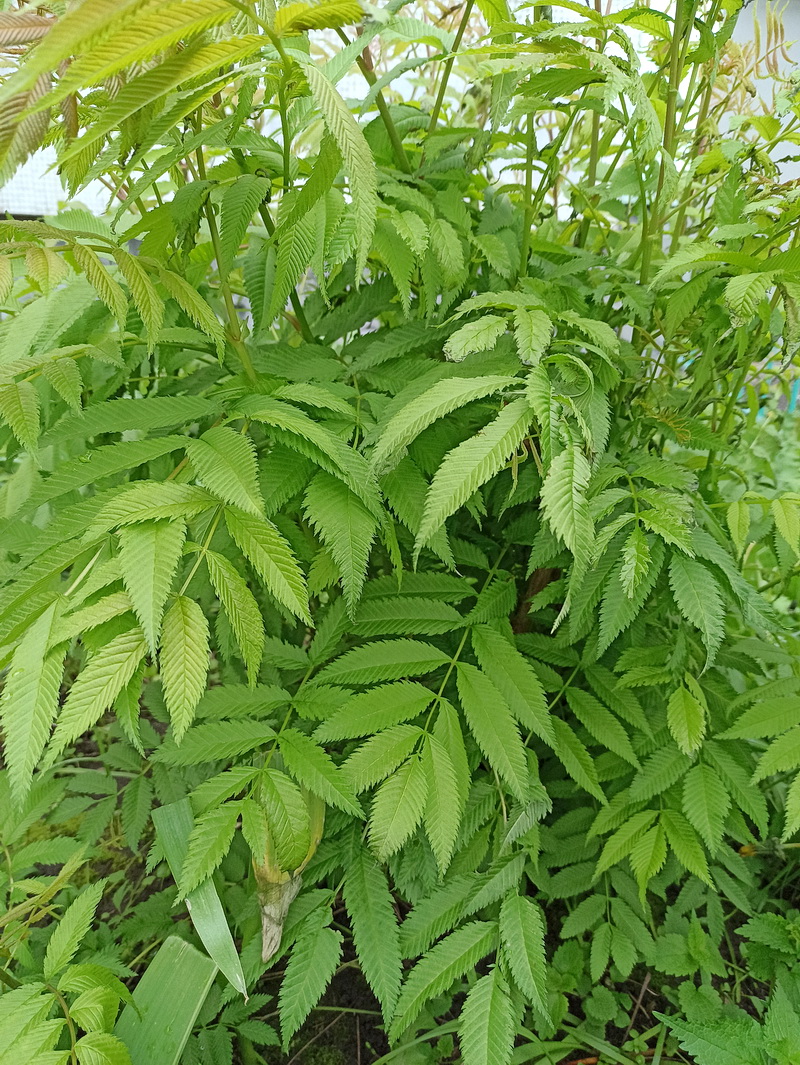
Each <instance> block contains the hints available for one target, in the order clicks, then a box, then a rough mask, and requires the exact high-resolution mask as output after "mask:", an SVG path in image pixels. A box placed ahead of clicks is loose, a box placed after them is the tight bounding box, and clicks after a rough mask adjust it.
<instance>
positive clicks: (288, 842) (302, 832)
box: [254, 769, 311, 872]
mask: <svg viewBox="0 0 800 1065" xmlns="http://www.w3.org/2000/svg"><path fill="white" fill-rule="evenodd" d="M258 796H259V800H260V802H261V804H262V806H263V808H264V813H265V814H266V818H267V827H268V830H269V835H270V839H271V841H272V843H273V845H274V847H275V853H276V855H277V858H278V864H279V865H280V868H281V869H285V870H287V871H290V872H291V871H293V870H295V869H297V868H298V867H299V866H300V865H301V864H302V862H303V860H304V859H305V857H306V855H307V854H308V849H309V847H310V846H311V822H310V818H309V811H308V804H307V803H306V800H305V798H304V797H303V794H302V792H301V791H300V789H299V788H298V787H297V785H296V784H295V783H294V782H293V781H291V780H290V779H289V778H288V777H287V776H286V774H285V773H280V772H278V771H277V770H275V769H267V770H265V771H264V772H263V773H262V774H261V775H260V777H259V782H258ZM254 857H255V858H256V859H257V860H258V861H260V860H261V859H262V858H263V855H259V854H256V855H254Z"/></svg>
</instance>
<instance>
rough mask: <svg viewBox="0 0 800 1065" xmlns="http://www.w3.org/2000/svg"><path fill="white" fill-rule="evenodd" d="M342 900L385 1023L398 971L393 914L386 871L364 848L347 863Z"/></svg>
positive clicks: (393, 1002) (391, 1008)
mask: <svg viewBox="0 0 800 1065" xmlns="http://www.w3.org/2000/svg"><path fill="white" fill-rule="evenodd" d="M344 901H345V905H346V906H347V912H348V913H349V915H350V924H351V926H352V929H353V940H354V942H355V947H356V953H357V954H358V960H359V962H360V964H361V969H362V971H363V973H364V976H365V977H366V980H367V983H368V984H369V986H370V987H371V988H372V990H373V992H374V994H375V997H376V998H377V999H378V1001H379V1002H380V1004H381V1010H382V1011H383V1015H384V1018H386V1020H387V1023H388V1020H389V1018H390V1017H391V1016H392V1014H393V1012H394V1007H395V1005H396V1003H397V996H398V995H399V993H400V976H401V972H402V966H401V960H400V942H399V935H398V928H397V916H396V914H395V912H394V900H393V899H392V893H391V891H390V890H389V884H388V882H387V879H386V874H385V873H384V871H383V870H382V869H381V867H380V866H379V865H378V864H377V862H376V861H375V859H374V858H373V857H372V855H371V854H370V853H369V851H368V850H367V849H366V848H365V847H359V849H358V850H357V851H356V852H355V854H354V855H353V858H352V860H351V861H350V863H349V864H348V866H347V873H346V875H345V880H344Z"/></svg>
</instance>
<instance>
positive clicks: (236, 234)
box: [218, 174, 269, 277]
mask: <svg viewBox="0 0 800 1065" xmlns="http://www.w3.org/2000/svg"><path fill="white" fill-rule="evenodd" d="M268 191H269V181H268V180H267V179H266V178H263V177H257V176H256V175H255V174H242V175H241V177H238V178H237V179H236V180H235V181H234V183H233V184H232V185H229V186H228V188H227V189H226V190H225V193H224V195H223V197H222V206H221V210H220V247H221V250H222V256H221V260H220V262H219V264H218V266H219V272H220V277H227V275H228V274H229V273H230V271H231V267H232V266H233V260H234V258H235V257H236V254H237V252H238V251H239V245H240V244H241V243H242V240H243V239H244V235H245V233H246V232H247V227H248V225H249V224H250V221H251V219H252V217H253V214H254V213H255V211H256V210H257V208H258V206H259V204H261V203H262V202H263V200H264V197H265V196H266V195H267V192H268Z"/></svg>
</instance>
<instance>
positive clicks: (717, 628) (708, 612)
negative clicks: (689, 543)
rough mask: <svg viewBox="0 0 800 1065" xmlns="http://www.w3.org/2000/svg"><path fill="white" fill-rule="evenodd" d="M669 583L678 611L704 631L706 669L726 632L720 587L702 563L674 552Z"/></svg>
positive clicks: (670, 565)
mask: <svg viewBox="0 0 800 1065" xmlns="http://www.w3.org/2000/svg"><path fill="white" fill-rule="evenodd" d="M669 583H670V587H671V588H672V594H673V595H674V596H675V602H676V603H677V604H678V609H679V610H680V612H681V614H683V616H684V617H685V618H686V620H687V621H688V622H689V623H690V624H691V625H694V626H695V627H696V628H698V629H700V632H701V633H702V634H703V643H704V644H705V646H706V652H707V659H706V668H708V666H710V665H711V663H712V662H713V661H714V658H715V657H716V653H717V651H718V650H719V646H720V644H721V643H722V637H723V636H724V634H725V623H724V618H725V610H724V605H723V599H722V591H721V589H720V586H719V584H718V583H717V580H716V578H715V577H714V576H713V575H712V574H711V572H710V570H708V569H707V568H706V567H705V566H704V565H703V563H702V562H698V561H696V560H695V559H692V558H686V557H685V556H684V555H680V554H677V553H676V554H673V556H672V558H671V559H670V563H669Z"/></svg>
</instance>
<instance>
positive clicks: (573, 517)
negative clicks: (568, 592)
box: [542, 444, 594, 563]
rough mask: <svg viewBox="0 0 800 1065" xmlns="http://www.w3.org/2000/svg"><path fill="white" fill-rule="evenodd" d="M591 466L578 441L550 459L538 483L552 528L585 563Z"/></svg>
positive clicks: (590, 533) (588, 546) (590, 531)
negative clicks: (542, 481) (540, 485)
mask: <svg viewBox="0 0 800 1065" xmlns="http://www.w3.org/2000/svg"><path fill="white" fill-rule="evenodd" d="M590 474H591V470H590V468H589V463H588V461H587V459H586V456H585V455H584V454H583V452H582V451H581V449H580V446H579V445H578V444H571V445H570V446H569V447H567V448H565V449H564V450H563V451H562V452H561V453H560V454H559V455H556V457H555V458H554V459H553V462H552V464H551V466H550V469H549V471H548V473H547V476H546V477H545V479H544V483H543V484H542V507H543V509H544V512H545V516H546V517H547V521H548V523H549V525H550V528H551V529H552V530H553V532H554V533H555V534H556V535H557V536H559V537H560V538H561V539H562V540H563V541H564V543H565V544H566V545H567V547H568V548H569V549H570V551H571V552H572V553H573V555H574V556H575V559H576V562H578V561H580V563H585V562H586V561H587V560H588V558H589V555H590V553H591V550H592V541H593V537H594V529H593V528H592V519H591V515H590V513H589V504H588V502H587V499H586V490H587V488H588V485H589V477H590Z"/></svg>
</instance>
